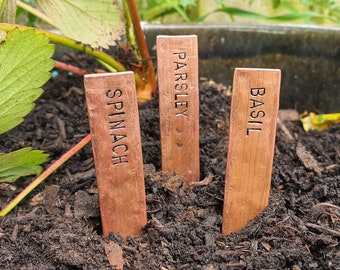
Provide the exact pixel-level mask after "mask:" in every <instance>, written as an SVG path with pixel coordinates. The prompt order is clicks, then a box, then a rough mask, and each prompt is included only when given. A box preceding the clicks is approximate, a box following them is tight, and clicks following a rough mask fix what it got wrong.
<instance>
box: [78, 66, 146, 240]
mask: <svg viewBox="0 0 340 270" xmlns="http://www.w3.org/2000/svg"><path fill="white" fill-rule="evenodd" d="M84 85H85V92H86V101H87V107H88V114H89V121H90V130H91V135H92V149H93V155H94V161H95V166H96V175H97V183H98V191H99V202H100V212H101V218H102V227H103V235H104V236H108V234H109V233H110V232H114V233H117V234H119V235H121V236H123V237H127V236H136V235H139V234H141V232H142V228H143V226H144V225H145V224H146V200H145V191H144V171H143V158H142V146H141V136H140V126H139V115H138V105H137V96H136V88H135V81H134V74H133V72H131V71H128V72H119V73H104V74H90V75H85V76H84Z"/></svg>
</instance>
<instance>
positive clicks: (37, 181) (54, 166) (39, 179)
mask: <svg viewBox="0 0 340 270" xmlns="http://www.w3.org/2000/svg"><path fill="white" fill-rule="evenodd" d="M90 141H91V135H90V134H88V135H87V136H86V137H85V138H83V139H82V140H81V141H80V142H79V143H77V144H76V145H75V146H73V147H72V148H71V149H70V150H68V151H67V152H66V153H65V154H64V155H62V156H61V157H60V158H59V159H58V160H57V161H55V162H54V163H53V164H52V165H51V166H50V167H48V168H47V169H46V170H45V171H44V172H43V173H42V174H41V175H39V176H38V177H37V178H36V179H35V180H34V181H33V182H32V183H31V184H29V185H28V186H27V187H26V188H25V189H24V190H23V191H21V192H20V193H19V194H18V195H17V196H16V197H15V198H14V199H13V200H12V201H10V202H9V203H8V204H7V205H6V207H5V208H4V209H2V211H1V212H0V216H2V217H3V216H6V215H7V214H8V213H9V212H10V211H11V210H12V209H13V208H14V207H15V206H17V205H18V203H20V202H21V201H22V200H23V199H24V198H25V197H26V196H27V195H28V194H29V193H30V192H32V190H33V189H35V188H36V187H37V186H38V185H39V184H40V183H42V182H43V181H44V180H45V179H46V178H47V177H48V176H49V175H51V174H52V173H53V172H54V171H56V170H57V169H58V168H59V167H60V166H61V165H63V164H64V163H65V162H66V161H67V160H69V159H70V158H71V157H72V156H73V155H74V154H76V153H77V152H78V151H79V150H80V149H81V148H83V147H84V146H85V145H86V144H87V143H89V142H90Z"/></svg>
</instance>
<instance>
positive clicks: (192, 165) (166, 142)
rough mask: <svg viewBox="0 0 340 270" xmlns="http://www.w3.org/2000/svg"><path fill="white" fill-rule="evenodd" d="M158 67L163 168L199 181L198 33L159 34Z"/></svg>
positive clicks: (188, 183) (189, 180)
mask: <svg viewBox="0 0 340 270" xmlns="http://www.w3.org/2000/svg"><path fill="white" fill-rule="evenodd" d="M157 70H158V86H159V112H160V130H161V149H162V170H163V171H168V172H177V173H179V174H181V175H183V177H184V179H185V182H186V184H187V185H190V183H192V182H195V181H199V177H200V165H199V87H198V49H197V36H196V35H188V36H158V37H157Z"/></svg>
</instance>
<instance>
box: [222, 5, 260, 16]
mask: <svg viewBox="0 0 340 270" xmlns="http://www.w3.org/2000/svg"><path fill="white" fill-rule="evenodd" d="M216 11H221V12H225V13H228V14H229V16H230V17H231V18H233V17H234V16H238V17H243V18H246V19H265V18H266V16H263V15H261V14H259V13H255V12H251V11H247V10H243V9H239V8H234V7H226V6H222V7H221V8H220V9H218V10H216Z"/></svg>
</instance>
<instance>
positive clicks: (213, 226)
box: [0, 58, 340, 270]
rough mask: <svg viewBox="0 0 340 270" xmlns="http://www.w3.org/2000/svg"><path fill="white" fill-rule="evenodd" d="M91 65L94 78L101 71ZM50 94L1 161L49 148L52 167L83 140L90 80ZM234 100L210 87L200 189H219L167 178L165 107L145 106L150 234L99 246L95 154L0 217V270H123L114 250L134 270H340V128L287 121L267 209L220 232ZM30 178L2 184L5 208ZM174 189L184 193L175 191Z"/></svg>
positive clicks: (205, 92)
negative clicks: (315, 128) (316, 128)
mask: <svg viewBox="0 0 340 270" xmlns="http://www.w3.org/2000/svg"><path fill="white" fill-rule="evenodd" d="M68 59H69V58H68ZM68 59H66V60H68ZM78 60H79V59H78ZM80 60H82V59H80ZM82 63H85V64H84V65H85V66H84V67H85V68H88V69H89V70H92V71H93V69H94V66H93V65H92V63H88V62H84V61H82ZM90 65H91V67H90ZM44 89H45V93H44V94H43V96H42V97H41V98H40V99H39V100H38V101H37V106H36V108H35V109H34V111H33V112H32V113H31V114H30V115H29V116H28V117H26V119H25V122H24V123H23V124H22V125H20V126H19V127H17V128H15V129H14V130H12V131H10V132H8V133H7V134H4V135H2V136H1V137H0V152H9V151H12V150H15V149H19V148H22V147H26V146H31V147H33V148H35V149H42V150H44V151H45V152H47V153H48V154H49V155H50V157H49V162H48V164H46V166H48V165H49V164H51V163H52V162H53V161H54V160H56V159H57V158H59V157H60V155H62V154H63V153H64V152H65V151H66V150H68V149H70V148H71V147H72V146H73V145H75V144H76V143H77V142H79V141H80V140H81V139H82V138H83V137H85V136H86V134H87V133H88V132H89V126H88V120H87V112H86V104H85V97H84V91H83V86H82V78H81V77H77V76H69V75H68V74H67V73H66V72H60V75H59V76H58V77H57V78H56V79H52V80H51V81H50V82H48V83H47V84H46V85H45V87H44ZM226 93H227V89H226V87H224V86H221V85H216V84H212V83H209V82H203V81H202V82H201V87H200V113H201V115H200V127H201V128H200V138H201V139H200V142H201V179H200V180H204V179H205V178H206V177H210V176H212V180H211V182H209V181H206V182H207V183H206V184H204V185H197V186H195V187H194V188H193V189H192V190H190V189H188V188H186V187H185V186H184V185H183V184H182V179H181V176H179V175H175V174H166V173H162V172H160V143H159V119H158V101H157V97H155V98H154V99H153V100H152V101H150V102H147V103H145V104H142V105H141V106H140V121H141V129H142V142H143V154H144V163H145V183H146V194H147V209H148V224H147V225H146V227H145V229H144V233H143V235H142V236H140V237H136V238H128V239H127V240H122V239H121V238H120V237H118V236H116V235H113V234H111V235H110V237H108V238H103V237H102V236H101V222H100V213H99V205H98V191H97V185H96V179H95V170H94V165H93V157H92V150H91V145H87V146H86V147H85V148H84V149H82V150H81V151H80V153H78V154H76V155H75V156H74V157H73V158H72V159H71V160H70V161H68V162H67V163H66V164H65V165H63V166H62V167H61V168H60V169H59V170H57V171H56V172H55V173H54V174H53V175H52V176H50V177H49V178H48V179H47V180H46V181H45V182H43V183H42V184H41V185H40V186H39V187H38V188H36V189H35V190H34V192H33V193H32V194H30V195H29V196H28V197H27V198H25V200H24V201H23V202H22V203H20V205H19V206H18V207H16V208H15V209H14V210H13V211H12V212H11V213H10V214H8V215H7V216H6V217H2V218H0V244H1V247H0V269H114V268H115V267H113V266H111V265H110V264H109V261H108V257H107V255H106V252H105V247H107V246H110V245H111V246H112V245H114V243H116V244H118V245H119V247H120V248H121V249H122V250H123V257H124V262H125V265H124V269H162V270H166V269H168V270H170V269H205V270H215V269H216V270H217V269H295V270H297V269H340V252H339V241H340V208H339V203H340V196H339V195H340V190H339V183H340V182H339V181H340V176H339V175H340V165H339V164H340V147H339V145H340V132H339V131H340V128H339V126H333V127H331V128H330V129H328V130H326V131H322V132H309V133H305V132H304V131H303V129H302V127H301V125H300V123H299V122H297V121H290V120H287V121H282V125H279V126H278V130H277V137H276V148H275V157H274V168H273V176H272V188H271V196H270V202H269V206H268V207H267V208H266V209H265V210H264V211H263V212H262V213H261V214H260V215H259V216H258V217H257V218H256V219H255V220H253V221H251V222H250V223H249V224H248V225H247V226H246V227H245V228H244V229H243V230H242V231H240V232H238V233H234V234H231V235H229V236H227V237H224V236H223V235H222V234H221V222H222V216H221V214H222V206H223V190H224V178H225V164H226V155H227V146H228V144H227V142H228V121H229V120H228V119H229V109H230V108H229V105H230V97H228V96H227V94H226ZM290 135H291V136H292V138H289V136H290ZM311 156H312V158H311ZM307 159H308V160H309V162H307V161H306V160H307ZM310 160H312V161H310ZM32 180H33V177H24V178H23V179H20V180H18V181H17V182H16V183H11V184H8V185H4V184H2V185H0V207H1V208H3V207H4V206H5V205H6V204H7V203H8V202H9V201H10V200H11V199H12V198H13V197H14V196H15V195H16V194H17V193H19V192H20V191H21V190H22V189H23V188H24V187H25V186H27V184H28V183H30V182H31V181H32ZM174 181H175V182H176V183H179V185H177V188H176V189H169V188H168V184H169V183H173V182H174ZM203 183H204V182H203Z"/></svg>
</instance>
